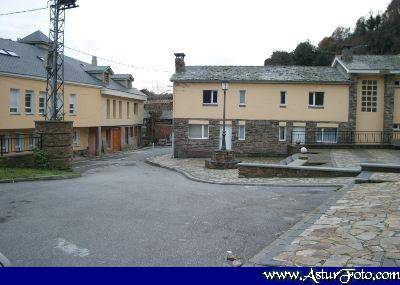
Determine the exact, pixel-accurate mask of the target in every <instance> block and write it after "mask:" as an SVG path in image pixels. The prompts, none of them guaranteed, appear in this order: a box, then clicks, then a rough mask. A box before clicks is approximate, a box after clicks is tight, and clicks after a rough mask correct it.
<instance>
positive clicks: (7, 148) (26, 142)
mask: <svg viewBox="0 0 400 285" xmlns="http://www.w3.org/2000/svg"><path fill="white" fill-rule="evenodd" d="M41 148H42V135H41V134H17V135H0V156H3V155H8V154H16V153H22V152H27V151H33V150H34V149H41Z"/></svg>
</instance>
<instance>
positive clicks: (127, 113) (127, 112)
mask: <svg viewBox="0 0 400 285" xmlns="http://www.w3.org/2000/svg"><path fill="white" fill-rule="evenodd" d="M126 117H127V118H128V119H129V118H130V117H131V111H130V108H129V102H126Z"/></svg>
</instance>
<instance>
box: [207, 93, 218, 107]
mask: <svg viewBox="0 0 400 285" xmlns="http://www.w3.org/2000/svg"><path fill="white" fill-rule="evenodd" d="M203 104H213V105H216V104H218V91H216V90H203Z"/></svg>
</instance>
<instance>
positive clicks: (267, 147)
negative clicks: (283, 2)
mask: <svg viewBox="0 0 400 285" xmlns="http://www.w3.org/2000/svg"><path fill="white" fill-rule="evenodd" d="M175 56H176V59H175V67H176V72H175V74H174V75H173V76H172V78H171V81H172V82H173V83H174V101H173V105H174V108H173V109H174V110H173V115H174V155H175V157H187V156H189V157H193V156H208V155H209V154H210V152H211V150H213V149H217V148H218V147H220V146H221V137H222V136H221V133H222V117H223V98H224V96H223V94H224V93H223V90H222V86H221V82H222V81H224V80H227V81H228V82H229V89H228V91H227V93H226V118H227V128H226V129H227V134H226V139H227V148H228V149H232V150H234V151H235V152H237V153H239V154H242V155H263V154H268V155H270V154H277V155H280V154H281V155H283V154H286V153H287V151H288V146H289V145H291V144H306V145H313V144H319V145H321V144H329V145H335V144H391V143H393V141H394V140H395V139H399V138H400V133H396V131H397V130H400V97H399V96H400V56H360V55H354V56H353V55H352V54H351V53H349V52H347V53H346V55H344V56H338V57H337V58H336V59H335V61H334V63H333V65H332V66H331V67H304V66H186V64H185V60H184V58H185V55H184V54H176V55H175Z"/></svg>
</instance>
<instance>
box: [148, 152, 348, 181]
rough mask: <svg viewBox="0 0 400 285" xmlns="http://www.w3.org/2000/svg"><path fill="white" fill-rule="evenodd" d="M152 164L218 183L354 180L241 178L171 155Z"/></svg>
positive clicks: (200, 160) (271, 160)
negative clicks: (174, 157)
mask: <svg viewBox="0 0 400 285" xmlns="http://www.w3.org/2000/svg"><path fill="white" fill-rule="evenodd" d="M151 161H152V162H154V163H156V164H159V165H161V166H164V167H169V168H173V169H176V170H180V171H184V172H186V173H188V174H190V175H191V176H193V177H195V178H197V179H201V180H207V181H210V182H217V183H238V184H272V185H280V184H281V185H289V184H290V185H304V184H319V185H323V184H329V185H347V184H348V183H351V182H352V181H353V180H354V178H352V177H350V178H346V177H345V178H239V177H238V170H237V169H232V170H214V169H206V168H205V167H204V161H205V159H204V158H190V159H173V158H171V155H170V154H168V155H163V156H158V157H155V158H153V159H151ZM244 161H246V162H254V163H256V162H257V163H278V162H279V158H265V159H254V158H245V160H244Z"/></svg>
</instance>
